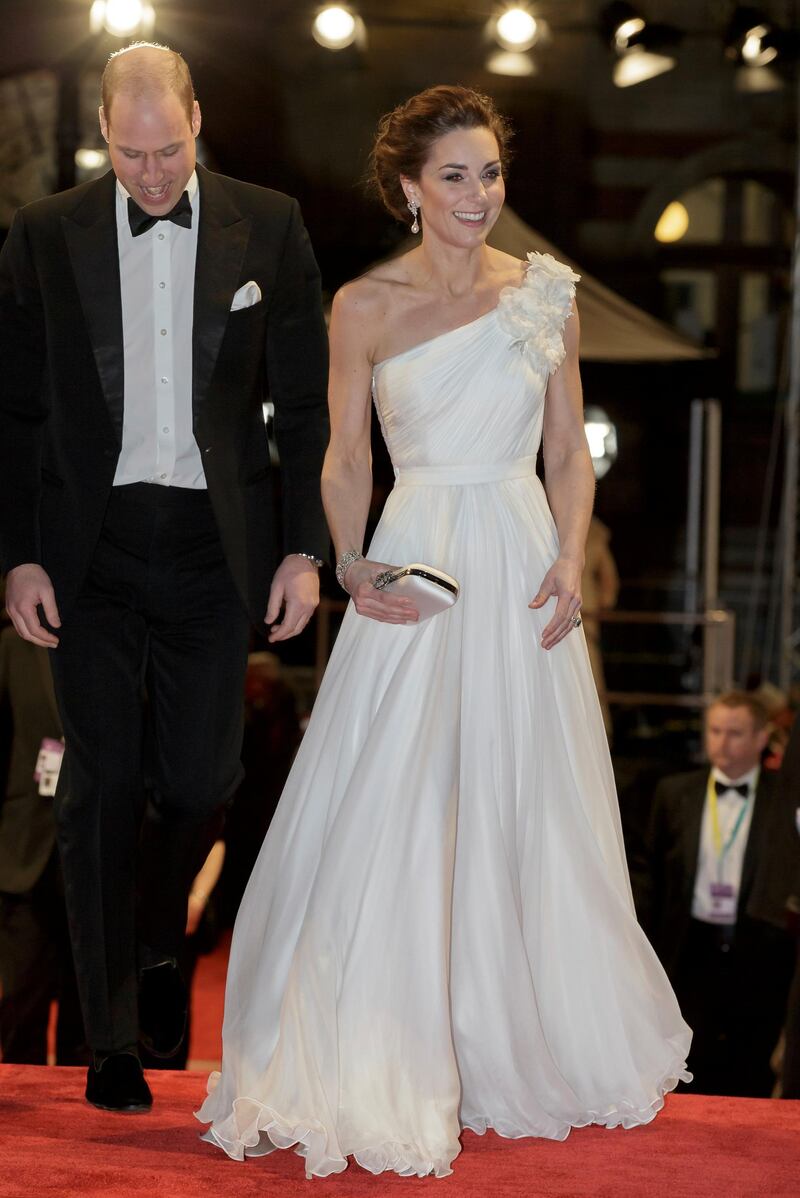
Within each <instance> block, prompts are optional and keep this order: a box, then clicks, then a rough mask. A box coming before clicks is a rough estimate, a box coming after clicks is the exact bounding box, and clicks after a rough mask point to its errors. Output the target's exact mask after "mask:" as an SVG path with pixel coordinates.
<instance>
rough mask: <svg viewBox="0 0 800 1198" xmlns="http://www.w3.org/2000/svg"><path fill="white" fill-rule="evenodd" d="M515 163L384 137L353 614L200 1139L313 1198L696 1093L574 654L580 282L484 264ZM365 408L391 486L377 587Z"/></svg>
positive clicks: (340, 420) (241, 923)
mask: <svg viewBox="0 0 800 1198" xmlns="http://www.w3.org/2000/svg"><path fill="white" fill-rule="evenodd" d="M506 139H507V128H506V125H505V122H504V121H503V119H502V118H501V117H499V116H498V114H497V112H496V111H495V109H494V108H493V106H492V105H491V103H490V102H489V101H488V100H486V99H485V98H484V97H481V96H478V95H476V94H475V93H474V92H471V91H468V90H466V89H463V88H451V87H441V88H433V89H430V90H429V91H428V92H424V93H422V94H421V95H420V96H417V97H414V98H413V99H412V100H410V101H409V102H408V103H407V104H405V105H403V106H402V107H401V108H400V109H398V110H396V111H395V113H393V114H391V116H390V117H388V118H386V119H385V120H384V122H383V123H382V126H381V130H380V133H379V137H378V140H377V142H376V147H375V152H374V159H373V160H374V166H375V173H376V176H377V180H378V183H379V185H380V187H381V190H382V193H383V196H384V199H385V200H386V202H387V205H388V206H389V207H390V210H392V211H393V212H394V213H395V215H398V216H401V215H402V211H403V207H404V206H405V204H406V203H407V202H408V204H409V206H410V207H411V209H412V212H413V215H414V220H415V223H416V222H417V220H418V219H419V218H420V217H421V218H422V221H423V229H424V233H423V239H422V243H421V245H420V246H419V247H417V248H415V249H414V250H412V251H411V252H410V253H408V254H406V255H405V256H403V257H402V258H400V259H398V260H395V261H393V262H391V263H388V264H384V265H383V266H380V267H378V268H376V269H375V270H373V271H372V272H370V273H369V274H367V275H366V276H364V277H363V278H361V279H358V280H356V281H355V282H354V283H351V284H349V285H348V286H347V287H345V288H344V289H343V290H342V291H341V292H340V293H339V295H338V296H337V298H336V301H335V303H334V310H333V319H332V325H331V389H330V398H331V426H332V435H331V443H330V448H329V451H328V456H327V459H326V465H325V470H324V475H323V495H324V499H325V504H326V510H327V512H328V516H329V520H330V524H331V530H332V533H333V537H334V541H335V544H336V549H337V553H338V554H339V555H340V562H341V563H342V565H343V566H345V567H346V569H345V570H344V571H340V573H343V575H344V585H345V586H346V589H347V590H348V591H349V592H350V593H351V595H353V597H354V603H353V604H351V605H350V607H349V609H348V611H347V614H346V616H345V619H344V622H343V624H342V628H341V631H340V633H339V636H338V639H337V641H336V644H335V647H334V651H333V654H332V656H331V660H330V664H329V666H328V670H327V673H326V675H325V678H324V681H323V684H322V687H321V689H320V692H319V696H318V698H317V702H316V706H315V708H314V713H313V716H312V719H311V722H310V725H309V728H308V731H307V732H306V735H305V738H304V740H303V743H302V745H301V747H300V751H299V753H298V756H297V759H296V762H295V765H294V768H293V769H292V772H291V775H290V777H289V780H288V783H287V785H286V789H285V791H284V794H283V797H282V799H281V802H280V805H279V807H278V810H277V813H276V815H275V818H274V820H273V823H272V827H271V828H270V831H269V834H268V836H267V838H266V841H265V843H264V846H263V849H262V851H261V855H260V857H259V859H258V861H257V863H256V866H255V869H254V871H253V875H252V878H251V879H250V883H249V885H248V888H247V891H246V893H245V896H244V899H243V901H242V906H241V909H240V911H239V916H238V919H237V921H236V929H235V933H234V939H233V947H232V952H231V959H230V965H229V970H228V984H227V992H226V1000H225V1022H224V1030H223V1041H224V1049H223V1065H222V1072H221V1074H213V1075H212V1077H211V1079H210V1082H209V1094H208V1097H207V1099H206V1101H205V1103H204V1104H203V1107H202V1109H201V1110H200V1111H199V1112H198V1118H199V1119H200V1120H201V1121H202V1122H205V1123H210V1124H211V1126H210V1128H209V1129H208V1131H207V1132H206V1133H205V1138H206V1139H208V1140H210V1141H211V1142H213V1143H215V1144H217V1145H218V1146H219V1147H221V1148H223V1149H224V1150H225V1151H226V1152H227V1153H228V1154H229V1155H230V1156H232V1157H234V1158H236V1159H240V1160H241V1159H242V1158H243V1157H245V1156H256V1155H260V1154H263V1153H265V1152H269V1151H271V1150H272V1149H273V1148H275V1147H278V1148H287V1147H290V1146H294V1147H295V1148H296V1150H297V1151H298V1152H299V1153H301V1154H302V1155H303V1156H304V1157H305V1167H306V1173H307V1175H308V1176H314V1175H316V1176H325V1175H327V1174H330V1173H335V1172H338V1171H340V1170H342V1169H344V1168H345V1167H346V1165H347V1158H348V1157H349V1156H353V1157H354V1158H355V1160H356V1161H357V1162H358V1163H359V1164H360V1165H362V1166H363V1167H364V1168H366V1169H369V1170H371V1171H372V1172H374V1173H379V1172H381V1171H383V1170H394V1171H395V1172H397V1173H400V1174H403V1175H410V1174H417V1175H420V1176H423V1175H425V1174H428V1173H434V1174H436V1176H439V1177H441V1176H445V1175H446V1174H448V1173H449V1172H451V1164H452V1161H453V1159H454V1157H455V1156H456V1155H457V1154H458V1152H459V1149H460V1144H459V1135H460V1133H461V1130H462V1129H463V1128H471V1129H472V1130H474V1131H476V1132H484V1131H485V1130H486V1129H487V1128H494V1130H495V1131H497V1132H498V1133H500V1134H501V1135H504V1136H546V1137H550V1138H553V1139H563V1138H565V1137H566V1136H567V1134H568V1133H569V1130H570V1128H572V1127H581V1126H584V1125H585V1124H589V1123H599V1124H604V1125H605V1126H607V1127H616V1126H619V1125H622V1126H624V1127H632V1126H635V1125H637V1124H642V1123H646V1122H648V1121H649V1120H650V1119H652V1118H653V1116H654V1115H655V1113H656V1112H657V1111H658V1110H659V1109H660V1107H661V1106H662V1105H663V1101H664V1097H663V1096H664V1094H665V1092H666V1091H668V1090H670V1089H672V1088H673V1087H674V1086H675V1085H676V1084H677V1082H678V1080H679V1079H681V1078H682V1079H687V1080H688V1079H689V1075H688V1074H687V1072H686V1068H685V1060H686V1056H687V1053H688V1049H689V1043H690V1039H691V1033H690V1031H689V1029H688V1028H687V1027H686V1025H685V1023H684V1022H683V1020H682V1018H681V1015H680V1012H679V1010H678V1007H677V1004H676V1001H675V997H674V995H673V993H672V991H671V989H670V986H669V983H668V981H667V979H666V976H665V974H664V972H663V970H662V969H661V966H660V965H659V962H658V960H657V958H656V956H655V954H654V952H653V950H652V949H651V947H650V945H649V944H648V942H647V940H646V938H645V936H644V934H643V933H642V931H641V929H640V927H639V925H638V923H637V921H636V916H635V914H634V908H633V903H632V900H631V892H630V886H629V882H628V873H627V869H626V864H625V855H624V849H623V842H622V835H621V831H620V823H619V814H618V808H617V800H616V794H615V790H614V781H613V776H612V771H611V764H610V760H609V754H608V748H607V744H606V737H605V732H604V729H603V720H602V715H601V712H600V708H599V705H598V700H597V695H596V692H595V687H594V684H593V682H592V675H591V671H590V667H589V659H588V655H587V651H586V644H585V640H584V636H583V632H582V630H580V629H579V628H578V625H579V623H580V618H579V616H578V615H577V613H578V610H579V606H580V593H579V586H580V582H579V580H580V574H581V566H582V555H583V544H584V540H585V536H586V530H587V527H588V523H589V518H590V510H591V501H592V491H593V474H592V467H591V461H590V458H589V455H588V450H587V446H586V440H585V436H584V432H583V422H582V407H581V394H580V380H579V375H578V364H577V359H578V318H577V313H576V311H575V308H574V300H573V296H574V291H575V282H576V280H577V276H576V275H575V274H574V273H573V272H572V271H571V270H570V269H569V267H567V266H564V265H562V264H560V263H558V262H556V261H555V260H554V259H553V258H551V257H549V256H548V255H541V254H530V255H529V259H530V261H529V262H528V263H524V264H523V263H520V262H518V261H517V260H515V259H513V258H511V257H509V256H508V255H505V254H501V253H499V252H497V251H495V250H492V249H489V248H488V247H487V246H486V244H485V242H486V236H487V234H488V232H489V230H490V228H491V226H492V224H493V223H494V221H495V220H496V218H497V215H498V213H499V211H500V208H501V206H502V203H503V196H504V190H503V178H502V162H503V159H504V157H505V147H506ZM371 393H372V395H374V399H375V403H376V406H377V409H378V414H379V416H380V420H381V425H382V428H383V432H384V436H385V438H386V442H387V445H388V447H389V451H390V453H391V457H392V462H393V464H394V468H395V472H396V485H395V488H394V490H393V491H392V493H391V495H390V496H389V499H388V501H387V503H386V507H385V510H384V512H383V516H382V518H381V521H380V524H379V526H378V529H377V531H376V533H375V536H374V539H373V541H372V544H371V546H370V548H369V554H368V558H367V559H364V558H360V556H358V555H357V554H356V551H357V550H360V547H361V543H362V538H363V535H364V530H365V525H366V519H367V512H368V507H369V499H370V489H371V480H370V461H369V419H370V394H371ZM543 430H544V463H545V475H546V482H547V495H545V491H544V489H543V488H542V485H541V483H540V482H539V480H538V478H537V475H536V471H535V465H536V454H537V451H538V448H539V443H540V440H541V438H542V431H543ZM548 500H549V506H548ZM551 513H552V514H551ZM413 561H419V562H425V563H427V564H429V565H432V566H435V567H437V568H440V569H442V570H444V571H446V572H447V573H448V574H451V575H453V576H454V577H455V578H456V579H458V581H459V582H460V584H461V597H460V599H459V601H458V602H457V603H456V605H455V606H454V607H452V608H450V609H449V610H448V611H446V612H444V613H440V614H438V615H436V616H433V617H432V618H430V619H428V620H425V621H417V620H416V618H415V617H416V614H417V613H416V612H415V611H414V609H413V608H410V607H408V606H406V605H405V601H403V600H400V599H398V598H397V597H393V596H391V595H390V594H389V593H388V592H383V591H378V590H376V589H375V588H374V587H373V585H372V581H373V579H374V578H375V576H376V575H377V573H378V572H379V571H381V570H383V569H385V568H386V563H391V564H394V565H402V564H406V563H408V562H413ZM537 586H538V588H539V590H538V593H537V592H536V588H537Z"/></svg>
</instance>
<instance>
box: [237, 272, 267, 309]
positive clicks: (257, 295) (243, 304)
mask: <svg viewBox="0 0 800 1198" xmlns="http://www.w3.org/2000/svg"><path fill="white" fill-rule="evenodd" d="M260 300H261V288H260V287H259V285H258V283H256V282H255V281H254V280H253V279H251V280H250V282H249V283H243V284H242V286H241V287H240V288H239V290H238V291H237V292H236V294H235V295H234V297H233V303H232V304H231V312H238V311H239V309H240V308H252V307H253V305H254V304H257V303H259V301H260Z"/></svg>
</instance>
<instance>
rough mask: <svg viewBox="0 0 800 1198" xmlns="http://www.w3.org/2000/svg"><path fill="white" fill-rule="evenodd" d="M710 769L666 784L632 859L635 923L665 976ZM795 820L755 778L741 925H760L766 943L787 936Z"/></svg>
mask: <svg viewBox="0 0 800 1198" xmlns="http://www.w3.org/2000/svg"><path fill="white" fill-rule="evenodd" d="M707 784H708V769H703V770H694V771H693V772H692V773H688V774H678V775H676V776H674V777H671V778H664V779H662V780H661V782H659V784H658V786H657V787H656V791H655V795H654V798H653V805H652V809H651V813H650V819H649V822H648V826H647V831H646V834H645V836H644V837H643V839H642V842H641V843H640V844H639V845H638V846H636V848H635V849H634V850H633V851H632V853H631V862H630V866H631V883H632V886H633V892H634V898H635V901H636V909H637V912H638V915H639V920H640V922H641V924H642V926H643V928H644V930H645V931H646V933H647V935H648V937H649V938H650V941H651V943H652V945H653V947H654V948H655V950H656V952H657V953H658V955H659V957H660V959H661V961H662V963H663V965H664V967H665V969H666V970H667V973H669V974H670V975H671V976H672V974H673V971H674V970H675V968H676V966H677V962H678V960H679V958H680V954H681V950H682V948H683V945H684V942H685V938H686V935H687V932H688V930H689V926H690V920H691V913H692V897H693V894H694V883H695V876H696V873H697V859H698V853H699V850H700V830H701V825H702V818H703V805H704V803H705V796H706V787H707ZM793 824H794V812H793V810H792V809H791V807H790V804H789V803H788V802H787V801H786V799H785V798H784V797H783V796H782V795H781V794H780V793H779V792H778V790H777V787H776V786H775V780H774V778H773V777H772V776H771V775H770V774H769V773H768V772H767V771H766V770H762V771H761V776H760V779H759V783H758V791H757V792H756V798H755V806H754V808H753V818H752V821H751V824H750V832H749V835H748V837H747V845H746V847H745V854H744V862H743V867H742V887H741V893H740V896H739V907H738V911H739V918H740V919H741V918H742V915H743V914H744V915H745V916H747V917H749V918H750V919H751V920H756V921H759V923H760V924H761V925H762V926H763V929H764V934H765V935H768V936H770V937H775V936H780V935H782V934H786V933H785V927H786V902H787V899H788V898H789V894H790V892H791V884H790V881H791V879H792V877H793V876H794V875H795V871H796V869H797V859H798V853H799V852H800V847H799V846H800V842H799V841H798V837H797V835H796V833H795V834H794V835H792V832H793Z"/></svg>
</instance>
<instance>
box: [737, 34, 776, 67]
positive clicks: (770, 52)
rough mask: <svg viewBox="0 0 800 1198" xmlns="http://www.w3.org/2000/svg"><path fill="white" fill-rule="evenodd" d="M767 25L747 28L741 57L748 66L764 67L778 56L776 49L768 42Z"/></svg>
mask: <svg viewBox="0 0 800 1198" xmlns="http://www.w3.org/2000/svg"><path fill="white" fill-rule="evenodd" d="M770 33H771V30H770V27H769V26H768V25H756V26H755V27H754V28H753V29H748V31H747V34H746V36H745V39H744V42H743V43H742V58H743V59H744V61H745V63H746V64H747V66H749V67H765V66H767V65H768V64H769V63H771V62H773V61H774V60H775V59H776V58H777V57H778V49H777V47H776V46H775V45H771V44H770V40H769V35H770Z"/></svg>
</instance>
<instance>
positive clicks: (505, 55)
mask: <svg viewBox="0 0 800 1198" xmlns="http://www.w3.org/2000/svg"><path fill="white" fill-rule="evenodd" d="M486 70H487V71H490V72H491V74H492V75H509V76H511V77H512V78H515V79H525V78H529V77H530V76H531V75H535V74H536V63H535V62H534V61H533V59H532V58H531V56H530V54H520V53H514V52H513V51H512V50H495V52H494V53H493V54H490V55H489V57H488V58H487V59H486Z"/></svg>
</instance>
